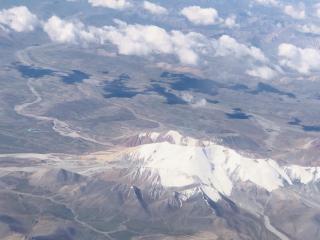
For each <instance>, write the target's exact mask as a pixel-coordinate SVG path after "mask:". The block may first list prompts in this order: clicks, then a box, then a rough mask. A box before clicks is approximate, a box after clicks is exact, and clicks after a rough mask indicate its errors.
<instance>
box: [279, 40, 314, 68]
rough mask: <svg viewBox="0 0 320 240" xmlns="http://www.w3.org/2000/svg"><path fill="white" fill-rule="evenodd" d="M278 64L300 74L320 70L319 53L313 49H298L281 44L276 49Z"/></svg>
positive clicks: (290, 45) (287, 44)
mask: <svg viewBox="0 0 320 240" xmlns="http://www.w3.org/2000/svg"><path fill="white" fill-rule="evenodd" d="M278 55H279V57H280V64H281V65H282V66H286V67H288V68H291V69H293V70H296V71H298V72H299V73H302V74H310V72H311V71H318V70H320V52H319V51H318V50H316V49H313V48H299V47H297V46H295V45H292V44H289V43H282V44H280V45H279V48H278Z"/></svg>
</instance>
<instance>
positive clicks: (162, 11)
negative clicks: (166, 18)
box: [143, 1, 168, 15]
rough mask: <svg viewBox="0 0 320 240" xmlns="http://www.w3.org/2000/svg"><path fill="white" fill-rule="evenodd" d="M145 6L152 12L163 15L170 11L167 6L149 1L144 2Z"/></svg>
mask: <svg viewBox="0 0 320 240" xmlns="http://www.w3.org/2000/svg"><path fill="white" fill-rule="evenodd" d="M143 8H144V9H145V10H147V11H148V12H150V13H152V14H157V15H162V14H167V13H168V10H167V9H166V8H164V7H162V6H160V5H158V4H155V3H152V2H149V1H144V2H143Z"/></svg>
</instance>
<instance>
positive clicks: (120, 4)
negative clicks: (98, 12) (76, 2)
mask: <svg viewBox="0 0 320 240" xmlns="http://www.w3.org/2000/svg"><path fill="white" fill-rule="evenodd" d="M88 2H89V3H90V4H91V5H92V6H93V7H106V8H112V9H119V10H122V9H125V8H128V7H130V6H131V3H130V2H129V1H127V0H88Z"/></svg>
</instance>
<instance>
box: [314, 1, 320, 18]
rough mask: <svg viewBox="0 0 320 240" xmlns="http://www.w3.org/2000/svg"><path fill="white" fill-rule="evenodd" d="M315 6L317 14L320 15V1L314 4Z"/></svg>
mask: <svg viewBox="0 0 320 240" xmlns="http://www.w3.org/2000/svg"><path fill="white" fill-rule="evenodd" d="M313 8H314V10H315V14H316V16H317V17H320V3H316V4H315V5H313Z"/></svg>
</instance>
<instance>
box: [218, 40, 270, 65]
mask: <svg viewBox="0 0 320 240" xmlns="http://www.w3.org/2000/svg"><path fill="white" fill-rule="evenodd" d="M215 48H216V56H234V57H237V58H242V57H250V58H253V59H255V60H256V61H260V62H267V61H268V59H267V57H266V56H265V55H264V54H263V52H262V51H261V50H260V49H259V48H256V47H252V46H250V47H248V46H246V45H245V44H242V43H239V42H238V41H237V40H236V39H234V38H232V37H230V36H228V35H223V36H221V37H220V38H219V39H218V40H217V41H216V43H215Z"/></svg>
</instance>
